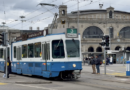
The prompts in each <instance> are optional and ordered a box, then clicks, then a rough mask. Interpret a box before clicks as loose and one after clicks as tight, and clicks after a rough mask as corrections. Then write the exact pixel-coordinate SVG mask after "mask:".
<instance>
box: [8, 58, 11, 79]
mask: <svg viewBox="0 0 130 90" xmlns="http://www.w3.org/2000/svg"><path fill="white" fill-rule="evenodd" d="M7 70H8V73H7V78H9V74H10V73H11V62H10V59H9V57H8V59H7Z"/></svg>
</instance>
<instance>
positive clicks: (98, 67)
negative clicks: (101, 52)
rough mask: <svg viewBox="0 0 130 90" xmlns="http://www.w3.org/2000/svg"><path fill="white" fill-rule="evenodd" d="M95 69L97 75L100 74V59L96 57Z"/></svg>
mask: <svg viewBox="0 0 130 90" xmlns="http://www.w3.org/2000/svg"><path fill="white" fill-rule="evenodd" d="M95 60H96V69H97V74H100V59H99V58H98V56H97V55H96V59H95Z"/></svg>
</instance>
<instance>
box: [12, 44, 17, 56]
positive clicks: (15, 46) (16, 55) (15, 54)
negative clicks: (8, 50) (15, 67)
mask: <svg viewBox="0 0 130 90" xmlns="http://www.w3.org/2000/svg"><path fill="white" fill-rule="evenodd" d="M14 48H15V49H14ZM14 50H15V52H14ZM13 54H14V55H13V57H14V58H17V54H16V46H14V47H13Z"/></svg>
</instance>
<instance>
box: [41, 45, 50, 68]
mask: <svg viewBox="0 0 130 90" xmlns="http://www.w3.org/2000/svg"><path fill="white" fill-rule="evenodd" d="M42 60H44V61H45V62H44V63H43V64H44V68H43V70H44V71H48V69H47V68H48V67H47V62H48V60H50V43H49V42H43V43H42Z"/></svg>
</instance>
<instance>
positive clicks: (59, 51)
mask: <svg viewBox="0 0 130 90" xmlns="http://www.w3.org/2000/svg"><path fill="white" fill-rule="evenodd" d="M52 57H53V58H64V57H65V53H64V44H63V40H53V41H52Z"/></svg>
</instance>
